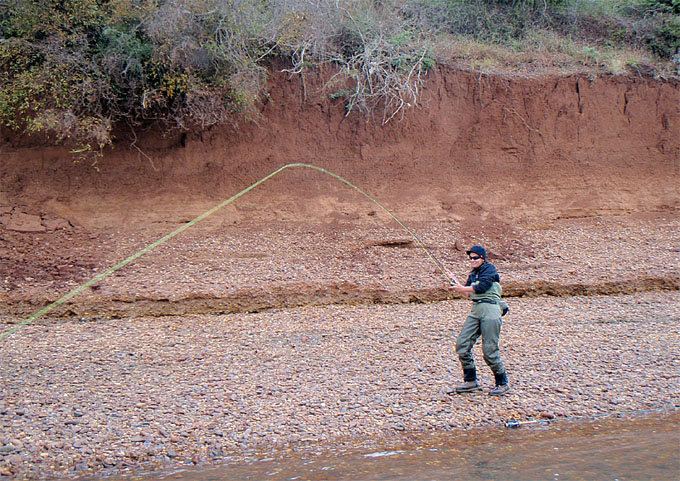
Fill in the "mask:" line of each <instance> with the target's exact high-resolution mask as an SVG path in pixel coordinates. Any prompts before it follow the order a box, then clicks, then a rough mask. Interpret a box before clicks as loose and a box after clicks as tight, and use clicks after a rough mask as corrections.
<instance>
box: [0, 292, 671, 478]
mask: <svg viewBox="0 0 680 481" xmlns="http://www.w3.org/2000/svg"><path fill="white" fill-rule="evenodd" d="M509 302H510V305H511V308H512V312H511V313H510V315H509V316H508V317H506V321H505V324H504V327H503V329H504V331H503V337H502V341H503V343H502V355H503V357H504V360H505V362H506V366H507V370H508V375H509V378H510V381H511V384H512V387H513V391H512V393H511V394H509V395H507V396H504V397H502V398H500V399H498V398H491V397H489V396H487V395H486V392H487V391H488V389H489V388H490V387H492V382H493V381H492V379H493V378H492V376H491V373H490V371H489V370H488V368H486V366H484V364H483V361H481V349H480V346H476V348H475V357H476V359H477V360H478V365H479V371H480V376H481V383H482V385H483V386H484V388H485V389H484V392H481V393H474V394H470V395H461V396H453V397H452V396H448V395H446V394H445V391H446V389H447V388H448V387H450V386H451V385H452V384H453V383H455V382H457V381H458V380H460V374H459V371H460V369H459V365H458V361H457V359H455V353H454V352H453V349H454V348H453V345H454V343H455V336H456V333H457V330H458V328H459V327H460V325H461V323H462V320H463V319H464V317H465V315H466V313H467V311H468V309H469V304H468V302H467V301H463V300H449V301H443V302H437V303H431V304H401V305H374V306H354V307H352V306H328V307H307V308H296V309H283V310H274V311H267V312H260V313H254V314H245V313H237V314H229V315H200V316H199V315H194V316H181V317H164V318H144V317H139V318H129V319H117V320H101V319H100V320H99V321H97V322H84V321H78V320H75V319H73V318H70V319H66V320H63V319H44V320H40V321H37V322H36V323H34V324H32V325H29V326H26V327H24V328H23V329H22V330H21V331H20V332H19V333H17V335H13V336H10V337H9V338H7V339H5V340H4V341H3V345H2V349H1V350H0V369H2V372H1V373H0V374H1V376H0V382H1V383H2V384H1V386H0V476H4V477H10V478H17V479H24V478H29V479H34V478H35V479H37V478H50V477H62V476H66V475H84V474H87V473H99V474H103V473H109V472H112V471H115V470H122V469H129V468H134V467H139V466H144V467H147V468H150V467H156V466H172V465H180V464H195V463H208V462H212V461H219V460H220V459H224V458H225V457H227V456H233V457H235V458H232V459H237V458H238V456H241V455H245V454H247V453H248V452H249V450H252V449H259V448H262V449H273V448H276V449H284V450H302V449H307V448H309V447H310V446H311V447H313V446H333V445H342V443H345V442H347V441H348V440H357V441H358V442H365V441H366V440H367V439H389V438H399V439H403V438H404V437H408V435H409V433H423V432H428V431H432V432H444V431H448V430H458V429H467V428H473V427H481V426H487V425H491V424H497V423H502V422H503V421H506V420H510V419H516V420H525V419H536V418H547V419H551V418H567V417H572V416H590V415H600V414H607V413H631V412H637V411H642V410H649V409H668V410H674V409H677V408H678V407H680V401H679V399H680V369H679V368H680V343H678V342H677V341H678V339H680V336H679V334H680V322H679V321H680V314H678V309H677V306H678V304H679V303H680V292H678V291H660V292H644V293H639V294H636V295H610V296H586V297H582V296H576V297H568V298H560V297H534V298H522V299H519V298H517V299H510V300H509Z"/></svg>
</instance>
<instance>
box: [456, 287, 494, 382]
mask: <svg viewBox="0 0 680 481" xmlns="http://www.w3.org/2000/svg"><path fill="white" fill-rule="evenodd" d="M502 325H503V321H502V320H501V307H500V305H499V304H498V302H497V301H488V300H486V299H484V300H482V299H477V300H474V301H473V304H472V312H470V315H469V316H468V317H467V319H466V320H465V323H464V324H463V328H462V329H461V331H460V334H459V335H458V340H457V342H456V353H457V354H458V357H459V359H460V363H461V365H462V367H463V378H464V380H465V381H466V382H469V381H476V380H477V368H476V366H475V360H474V358H473V356H472V348H473V346H474V345H475V343H476V342H477V339H479V336H482V352H483V353H484V362H486V364H487V365H488V366H489V367H490V368H491V370H492V371H493V373H494V376H495V378H496V384H507V377H506V375H505V367H504V366H503V361H502V360H501V355H500V352H499V349H498V341H499V338H500V335H501V326H502Z"/></svg>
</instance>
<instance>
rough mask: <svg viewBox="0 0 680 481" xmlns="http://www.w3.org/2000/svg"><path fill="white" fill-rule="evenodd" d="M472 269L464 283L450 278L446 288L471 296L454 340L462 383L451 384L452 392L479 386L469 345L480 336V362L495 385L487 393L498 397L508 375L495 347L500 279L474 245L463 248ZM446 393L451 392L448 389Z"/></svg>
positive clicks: (503, 305) (502, 306)
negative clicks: (468, 248)
mask: <svg viewBox="0 0 680 481" xmlns="http://www.w3.org/2000/svg"><path fill="white" fill-rule="evenodd" d="M466 253H467V255H468V258H469V262H470V266H471V267H472V271H471V272H470V275H469V276H468V278H467V282H466V283H465V285H462V284H460V283H458V281H457V280H456V279H455V278H454V277H453V276H449V277H450V278H451V279H453V280H452V281H451V283H450V288H451V289H453V290H455V291H457V292H460V293H461V294H462V295H464V296H465V297H468V298H470V299H472V312H470V315H469V316H468V317H467V319H466V320H465V323H464V324H463V328H462V329H461V331H460V334H459V335H458V340H457V341H456V353H457V354H458V358H459V359H460V363H461V365H462V367H463V382H462V383H461V384H458V385H457V386H456V387H455V392H456V393H459V394H460V393H466V392H471V391H477V390H479V389H481V387H480V386H479V383H477V368H476V367H475V360H474V358H473V357H472V348H473V346H474V345H475V343H476V342H477V339H479V336H482V351H483V353H484V361H485V362H486V364H487V365H488V366H489V367H490V368H491V370H492V371H493V374H494V377H495V378H496V387H494V388H493V389H491V390H490V391H489V395H490V396H502V395H503V394H506V393H507V392H508V391H510V387H509V386H508V376H507V375H506V373H505V367H504V366H503V361H502V360H501V355H500V352H499V350H498V341H499V338H500V335H501V326H502V325H503V321H502V320H501V316H502V315H504V314H505V313H506V312H507V304H506V303H505V302H503V301H501V293H502V290H501V284H500V282H501V278H500V276H499V275H498V271H497V270H496V267H494V265H493V264H490V263H489V262H487V261H486V249H484V247H482V246H479V245H476V246H473V247H471V248H470V250H468V251H466ZM449 392H450V393H452V392H454V390H453V389H452V390H451V391H449Z"/></svg>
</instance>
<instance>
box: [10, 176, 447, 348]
mask: <svg viewBox="0 0 680 481" xmlns="http://www.w3.org/2000/svg"><path fill="white" fill-rule="evenodd" d="M291 167H303V168H308V169H314V170H317V171H319V172H323V173H324V174H327V175H329V176H331V177H333V178H335V179H337V180H339V181H340V182H342V183H344V184H345V185H347V186H349V187H351V188H353V189H354V190H356V191H357V192H359V193H360V194H362V195H363V196H364V197H366V198H368V199H369V200H370V201H371V202H373V203H374V204H375V205H377V206H378V207H379V208H380V209H382V210H383V211H385V212H386V213H387V214H389V216H390V217H392V219H394V220H395V221H396V222H397V224H399V225H400V226H401V227H402V228H403V229H404V230H406V232H408V233H409V234H410V235H411V237H413V239H414V240H415V241H416V243H417V244H418V246H419V247H420V248H421V249H423V250H424V251H425V253H427V255H428V256H429V258H430V259H431V260H432V261H433V262H434V263H435V264H436V265H437V268H438V269H439V270H440V271H441V273H442V274H443V275H444V276H445V277H446V279H447V280H448V281H449V282H450V281H452V280H454V281H455V279H452V278H451V277H450V276H449V274H448V272H447V271H446V269H445V268H444V266H443V265H442V263H441V262H440V261H439V259H437V258H436V257H435V256H434V254H432V252H430V250H429V249H428V248H427V247H426V246H425V244H423V242H422V241H421V240H420V238H419V237H418V236H417V235H416V233H415V232H413V230H411V229H410V228H409V227H408V226H407V225H406V224H404V223H403V222H402V221H401V220H400V219H399V218H398V217H397V216H396V215H395V214H394V213H393V212H392V211H390V210H389V209H387V208H386V207H385V206H384V205H382V204H381V203H380V202H379V201H378V200H377V199H375V198H374V197H373V196H371V195H370V194H368V193H366V192H364V191H363V190H362V189H360V188H359V187H357V186H356V185H354V184H353V183H351V182H350V181H348V180H346V179H344V178H343V177H341V176H339V175H337V174H335V173H333V172H331V171H329V170H326V169H324V168H322V167H318V166H316V165H311V164H302V163H292V164H286V165H284V166H283V167H281V168H279V169H277V170H275V171H274V172H272V173H271V174H269V175H267V176H265V177H263V178H262V179H260V180H258V181H257V182H255V183H254V184H252V185H250V186H249V187H246V188H245V189H243V190H242V191H241V192H239V193H238V194H236V195H233V196H232V197H230V198H228V199H227V200H225V201H224V202H222V203H220V204H218V205H216V206H215V207H213V208H212V209H210V210H208V211H206V212H204V213H203V214H201V215H199V216H198V217H196V218H195V219H193V220H191V221H189V222H187V223H186V224H183V225H181V226H180V227H178V228H177V229H175V230H174V231H172V232H170V233H169V234H167V235H165V236H163V237H161V238H160V239H158V240H157V241H155V242H153V243H152V244H149V245H148V246H146V247H144V248H143V249H141V250H140V251H138V252H136V253H135V254H133V255H131V256H130V257H128V258H127V259H125V260H124V261H122V262H120V263H118V264H116V265H115V266H113V267H111V268H109V269H107V270H106V271H104V272H102V273H101V274H99V275H97V276H95V277H93V278H92V279H90V280H89V281H87V282H85V283H84V284H82V285H80V286H78V287H76V288H75V289H73V290H72V291H71V292H69V293H68V294H66V295H64V296H63V297H61V298H60V299H58V300H56V301H54V302H53V303H51V304H49V305H48V306H46V307H45V308H43V309H41V310H40V311H38V312H36V313H35V314H32V315H31V316H30V317H28V318H26V319H24V320H23V321H21V322H20V323H18V324H17V325H16V326H14V327H12V328H11V329H8V330H7V331H5V332H3V333H2V334H0V340H2V339H5V338H6V337H8V336H10V335H11V334H13V333H14V332H16V331H17V330H19V329H21V328H22V327H23V326H25V325H27V324H30V323H31V322H33V321H35V320H36V319H38V318H40V317H42V316H44V315H45V314H47V313H48V312H50V311H51V310H52V309H54V308H56V307H59V306H60V305H62V304H63V303H65V302H66V301H68V300H69V299H71V298H73V297H74V296H76V295H78V294H79V293H80V292H82V291H83V290H85V289H87V288H88V287H90V286H91V285H93V284H96V283H97V282H99V281H101V280H102V279H105V278H106V277H108V276H110V275H111V274H113V273H114V272H116V271H117V270H119V269H121V268H123V267H125V266H126V265H128V264H129V263H131V262H133V261H135V260H136V259H138V258H139V257H141V256H143V255H144V254H146V253H147V252H149V251H151V250H153V249H155V248H156V247H158V246H159V245H161V244H163V243H165V242H167V241H168V240H170V239H172V238H173V237H175V236H176V235H177V234H180V233H181V232H184V231H185V230H187V229H188V228H189V227H191V226H193V225H194V224H196V223H197V222H200V221H202V220H203V219H205V218H206V217H208V216H210V215H212V214H214V213H215V212H217V211H218V210H220V209H222V208H223V207H225V206H227V205H229V204H231V203H232V202H234V201H235V200H236V199H238V198H239V197H241V196H242V195H244V194H246V193H248V192H250V191H251V190H253V189H254V188H255V187H257V186H258V185H260V184H262V183H264V182H266V181H268V180H269V179H271V178H272V177H274V176H275V175H277V174H278V173H280V172H282V171H283V170H285V169H288V168H291Z"/></svg>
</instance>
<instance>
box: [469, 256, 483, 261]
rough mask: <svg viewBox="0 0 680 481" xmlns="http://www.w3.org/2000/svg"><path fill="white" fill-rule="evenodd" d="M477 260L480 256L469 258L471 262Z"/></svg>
mask: <svg viewBox="0 0 680 481" xmlns="http://www.w3.org/2000/svg"><path fill="white" fill-rule="evenodd" d="M479 259H481V257H480V256H470V260H471V261H478V260H479Z"/></svg>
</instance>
